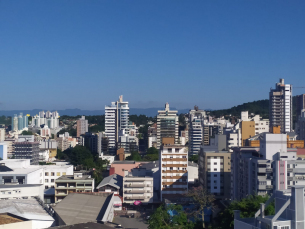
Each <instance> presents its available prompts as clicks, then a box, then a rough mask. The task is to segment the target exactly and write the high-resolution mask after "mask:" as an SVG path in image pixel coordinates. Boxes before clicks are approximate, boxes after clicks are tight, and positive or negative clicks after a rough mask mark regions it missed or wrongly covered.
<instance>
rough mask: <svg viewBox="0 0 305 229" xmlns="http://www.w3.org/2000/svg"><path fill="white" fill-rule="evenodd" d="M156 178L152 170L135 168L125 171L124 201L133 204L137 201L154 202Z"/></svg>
mask: <svg viewBox="0 0 305 229" xmlns="http://www.w3.org/2000/svg"><path fill="white" fill-rule="evenodd" d="M153 191H154V180H153V175H152V172H151V171H148V170H146V169H145V168H134V169H132V170H131V172H129V171H124V177H123V202H124V203H128V204H131V205H133V204H134V202H135V201H141V203H144V204H145V203H152V202H153V200H154V193H153Z"/></svg>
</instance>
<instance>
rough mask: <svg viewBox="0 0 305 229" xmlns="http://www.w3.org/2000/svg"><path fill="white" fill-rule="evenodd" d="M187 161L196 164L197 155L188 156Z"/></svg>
mask: <svg viewBox="0 0 305 229" xmlns="http://www.w3.org/2000/svg"><path fill="white" fill-rule="evenodd" d="M189 161H193V162H195V163H198V154H195V155H192V156H190V158H189Z"/></svg>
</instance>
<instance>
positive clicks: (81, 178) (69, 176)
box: [55, 175, 94, 182]
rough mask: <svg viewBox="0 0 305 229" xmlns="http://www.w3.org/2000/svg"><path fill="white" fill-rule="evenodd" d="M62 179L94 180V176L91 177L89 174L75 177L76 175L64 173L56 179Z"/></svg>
mask: <svg viewBox="0 0 305 229" xmlns="http://www.w3.org/2000/svg"><path fill="white" fill-rule="evenodd" d="M60 180H94V178H91V176H89V175H82V177H78V178H76V179H74V175H63V176H61V177H58V178H57V179H56V181H60ZM56 181H55V182H56Z"/></svg>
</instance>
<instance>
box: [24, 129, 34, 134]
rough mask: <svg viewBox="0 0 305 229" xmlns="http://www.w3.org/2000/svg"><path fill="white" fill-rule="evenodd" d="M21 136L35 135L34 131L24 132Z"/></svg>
mask: <svg viewBox="0 0 305 229" xmlns="http://www.w3.org/2000/svg"><path fill="white" fill-rule="evenodd" d="M21 134H22V135H34V134H33V132H32V131H26V130H24V131H22V133H21Z"/></svg>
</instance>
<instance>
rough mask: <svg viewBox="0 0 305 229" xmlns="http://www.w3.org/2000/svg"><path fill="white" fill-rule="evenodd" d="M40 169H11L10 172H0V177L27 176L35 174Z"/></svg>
mask: <svg viewBox="0 0 305 229" xmlns="http://www.w3.org/2000/svg"><path fill="white" fill-rule="evenodd" d="M40 169H42V167H36V166H35V167H28V168H20V169H12V171H8V172H1V175H2V176H7V175H13V174H29V173H32V172H35V171H37V170H40Z"/></svg>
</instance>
